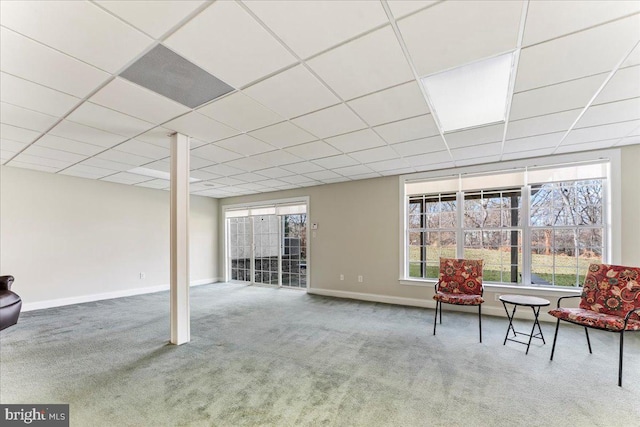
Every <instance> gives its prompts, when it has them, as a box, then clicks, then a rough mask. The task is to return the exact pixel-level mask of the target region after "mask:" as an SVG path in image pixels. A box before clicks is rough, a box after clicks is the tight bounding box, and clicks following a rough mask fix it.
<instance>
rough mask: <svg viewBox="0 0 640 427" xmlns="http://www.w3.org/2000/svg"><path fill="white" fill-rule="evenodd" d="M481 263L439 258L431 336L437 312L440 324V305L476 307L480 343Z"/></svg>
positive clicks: (434, 332)
mask: <svg viewBox="0 0 640 427" xmlns="http://www.w3.org/2000/svg"><path fill="white" fill-rule="evenodd" d="M482 263H483V261H482V260H481V259H453V258H440V275H439V277H438V283H436V289H435V291H436V293H435V295H434V296H433V299H434V300H436V318H435V320H434V322H433V335H435V334H436V324H437V323H438V311H440V323H441V324H442V303H445V304H455V305H477V306H478V327H479V329H480V342H482V303H483V302H484V299H483V298H482V292H483V288H482Z"/></svg>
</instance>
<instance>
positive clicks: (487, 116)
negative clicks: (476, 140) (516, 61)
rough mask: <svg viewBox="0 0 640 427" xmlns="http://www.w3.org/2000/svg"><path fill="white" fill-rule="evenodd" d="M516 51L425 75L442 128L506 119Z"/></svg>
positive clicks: (428, 91) (435, 112)
mask: <svg viewBox="0 0 640 427" xmlns="http://www.w3.org/2000/svg"><path fill="white" fill-rule="evenodd" d="M513 58H514V53H508V54H506V55H500V56H496V57H494V58H489V59H484V60H482V61H478V62H474V63H472V64H468V65H464V66H462V67H458V68H454V69H452V70H448V71H443V72H441V73H437V74H433V75H430V76H427V77H424V78H423V79H422V84H423V85H424V88H425V90H426V92H427V95H428V96H429V100H430V101H431V106H432V107H433V110H434V111H432V113H434V115H435V116H436V118H437V120H438V121H439V123H440V126H441V127H442V131H443V132H451V131H454V130H460V129H466V128H471V127H477V126H484V125H488V124H492V123H499V122H504V121H505V119H506V113H507V99H508V95H509V92H510V90H509V82H510V79H511V72H512V68H513Z"/></svg>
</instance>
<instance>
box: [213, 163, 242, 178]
mask: <svg viewBox="0 0 640 427" xmlns="http://www.w3.org/2000/svg"><path fill="white" fill-rule="evenodd" d="M203 170H204V171H205V172H211V173H213V174H216V175H220V176H229V175H238V174H241V173H244V172H245V170H244V169H238V168H234V167H232V166H229V165H226V164H221V165H213V166H208V167H206V168H204V169H203Z"/></svg>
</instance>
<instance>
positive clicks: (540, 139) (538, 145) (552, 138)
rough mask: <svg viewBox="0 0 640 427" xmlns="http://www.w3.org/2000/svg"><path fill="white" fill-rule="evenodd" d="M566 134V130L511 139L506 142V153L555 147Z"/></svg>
mask: <svg viewBox="0 0 640 427" xmlns="http://www.w3.org/2000/svg"><path fill="white" fill-rule="evenodd" d="M564 134H565V132H555V133H549V134H545V135H536V136H530V137H527V138H518V139H510V140H507V141H505V142H504V153H516V152H520V151H530V150H540V149H545V148H554V147H555V146H556V145H558V143H559V142H560V140H561V139H562V137H563V136H564Z"/></svg>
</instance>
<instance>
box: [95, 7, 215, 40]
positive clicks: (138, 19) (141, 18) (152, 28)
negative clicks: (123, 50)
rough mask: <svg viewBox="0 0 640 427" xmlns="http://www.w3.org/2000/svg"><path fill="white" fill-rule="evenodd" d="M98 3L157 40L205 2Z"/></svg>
mask: <svg viewBox="0 0 640 427" xmlns="http://www.w3.org/2000/svg"><path fill="white" fill-rule="evenodd" d="M96 3H98V4H99V5H100V6H102V7H104V8H105V9H107V10H109V11H110V12H111V13H113V14H115V15H118V16H119V17H120V18H122V19H124V20H125V21H127V22H129V23H130V24H132V25H133V26H135V27H136V28H138V29H140V30H142V31H144V32H145V33H147V34H149V35H150V36H152V37H153V38H155V39H157V38H160V36H162V35H163V34H165V33H166V32H167V31H168V30H170V29H171V28H173V27H174V26H176V24H178V23H179V22H180V21H182V20H183V19H184V18H186V17H187V16H188V15H189V14H190V13H192V12H194V11H195V10H196V9H197V8H198V7H199V6H200V5H201V4H203V3H204V1H200V0H199V1H168V0H162V1H152V0H128V1H121V0H117V1H112V0H107V1H104V0H99V1H97V2H96Z"/></svg>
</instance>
